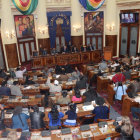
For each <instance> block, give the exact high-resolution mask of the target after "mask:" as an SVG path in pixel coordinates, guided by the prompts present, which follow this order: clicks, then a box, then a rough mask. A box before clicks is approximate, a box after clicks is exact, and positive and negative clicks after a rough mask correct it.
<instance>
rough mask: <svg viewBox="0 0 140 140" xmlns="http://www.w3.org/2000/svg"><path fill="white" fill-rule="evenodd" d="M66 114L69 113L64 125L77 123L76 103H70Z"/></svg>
mask: <svg viewBox="0 0 140 140" xmlns="http://www.w3.org/2000/svg"><path fill="white" fill-rule="evenodd" d="M65 115H68V119H67V120H66V121H65V122H64V125H74V126H75V125H76V119H77V114H76V104H73V103H71V104H69V110H68V111H67V112H66V113H65Z"/></svg>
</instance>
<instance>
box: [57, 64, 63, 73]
mask: <svg viewBox="0 0 140 140" xmlns="http://www.w3.org/2000/svg"><path fill="white" fill-rule="evenodd" d="M55 73H56V74H62V73H63V71H62V68H61V66H58V65H56V67H55Z"/></svg>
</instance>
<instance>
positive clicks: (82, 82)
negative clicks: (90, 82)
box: [76, 72, 87, 89]
mask: <svg viewBox="0 0 140 140" xmlns="http://www.w3.org/2000/svg"><path fill="white" fill-rule="evenodd" d="M86 87H87V77H86V76H84V75H83V73H82V72H81V73H80V80H79V81H77V82H76V88H77V89H86Z"/></svg>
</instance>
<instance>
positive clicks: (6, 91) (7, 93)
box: [0, 81, 11, 96]
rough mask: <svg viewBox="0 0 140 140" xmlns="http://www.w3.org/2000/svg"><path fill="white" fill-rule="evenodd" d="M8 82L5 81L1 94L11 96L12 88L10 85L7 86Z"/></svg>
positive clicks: (0, 90)
mask: <svg viewBox="0 0 140 140" xmlns="http://www.w3.org/2000/svg"><path fill="white" fill-rule="evenodd" d="M6 84H7V82H6V81H3V82H2V84H1V87H0V95H4V96H10V95H11V90H10V88H9V87H7V86H6Z"/></svg>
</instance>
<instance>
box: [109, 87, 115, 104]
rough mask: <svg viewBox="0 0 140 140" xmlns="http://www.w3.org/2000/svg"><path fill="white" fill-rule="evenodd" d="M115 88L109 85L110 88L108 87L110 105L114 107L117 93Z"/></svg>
mask: <svg viewBox="0 0 140 140" xmlns="http://www.w3.org/2000/svg"><path fill="white" fill-rule="evenodd" d="M113 88H114V87H113V85H112V84H108V86H107V94H108V98H107V100H108V102H109V103H110V105H112V104H113V102H114V96H115V91H114V89H113Z"/></svg>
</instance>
